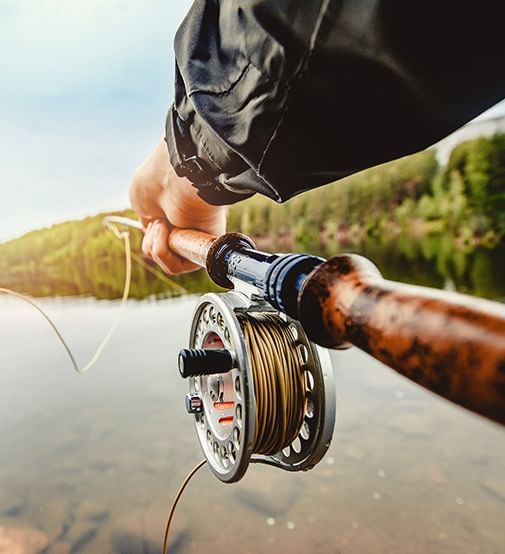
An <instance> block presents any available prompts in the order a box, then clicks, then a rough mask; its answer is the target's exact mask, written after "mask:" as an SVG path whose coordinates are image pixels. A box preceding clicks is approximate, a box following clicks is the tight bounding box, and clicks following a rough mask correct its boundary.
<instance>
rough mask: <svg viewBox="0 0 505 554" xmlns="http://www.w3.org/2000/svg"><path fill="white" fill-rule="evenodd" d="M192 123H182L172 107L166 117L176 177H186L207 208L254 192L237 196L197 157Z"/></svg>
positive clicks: (230, 201) (170, 154)
mask: <svg viewBox="0 0 505 554" xmlns="http://www.w3.org/2000/svg"><path fill="white" fill-rule="evenodd" d="M191 123H192V121H191V120H190V121H188V120H186V121H185V120H183V119H182V118H181V117H179V115H178V114H177V111H176V109H175V107H174V106H173V105H172V107H171V108H170V111H169V112H168V115H167V120H166V126H165V141H166V143H167V147H168V152H169V156H170V163H171V164H172V166H173V168H174V171H175V172H176V174H177V175H178V176H179V177H186V178H187V179H189V181H191V183H192V185H193V186H194V187H195V188H197V189H198V196H200V198H202V199H203V200H205V201H206V202H207V203H208V204H212V205H215V206H222V205H228V204H234V203H235V202H239V201H240V200H245V199H246V198H249V197H250V196H252V195H253V194H254V192H249V191H247V192H237V191H235V190H230V188H227V187H226V186H225V185H224V184H223V181H224V175H221V174H220V171H219V170H218V169H216V168H215V167H213V166H212V165H211V163H210V162H209V161H208V160H205V159H203V158H202V157H201V156H198V153H197V149H196V146H195V143H194V141H193V138H192V134H191Z"/></svg>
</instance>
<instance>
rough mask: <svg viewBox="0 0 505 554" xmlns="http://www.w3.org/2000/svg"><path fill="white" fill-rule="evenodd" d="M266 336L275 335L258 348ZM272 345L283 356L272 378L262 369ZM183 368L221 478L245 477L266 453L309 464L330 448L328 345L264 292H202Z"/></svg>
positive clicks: (303, 466)
mask: <svg viewBox="0 0 505 554" xmlns="http://www.w3.org/2000/svg"><path fill="white" fill-rule="evenodd" d="M265 333H270V334H268V335H265ZM257 335H258V336H257ZM260 335H261V337H262V338H261V340H263V341H265V340H268V341H269V342H268V343H267V342H263V343H257V346H258V345H259V347H263V348H256V349H255V350H254V349H253V347H252V342H251V341H256V340H259V336H260ZM264 351H268V352H270V354H271V355H273V356H274V357H275V359H276V360H277V362H276V364H274V365H275V366H276V369H275V371H274V373H272V374H271V376H270V377H271V378H270V377H269V376H268V375H267V376H265V375H263V377H262V376H261V375H260V371H259V369H258V364H260V365H261V364H263V368H264V366H265V364H266V365H268V357H265V356H266V355H265V354H264ZM259 357H261V360H262V361H261V360H260V361H258V359H259ZM265 360H267V362H265ZM270 365H272V364H270ZM264 369H265V368H264ZM266 370H268V371H273V370H272V368H271V367H267V368H266ZM179 371H180V373H181V375H182V376H183V377H185V378H188V380H189V393H188V395H187V396H186V408H187V411H188V412H189V413H191V414H194V418H195V427H196V431H197V435H198V439H199V442H200V445H201V447H202V450H203V453H204V455H205V457H206V459H207V462H208V464H209V466H210V467H211V469H212V471H213V472H214V474H215V475H216V476H217V477H218V478H219V479H220V480H221V481H223V482H226V483H233V482H235V481H238V480H240V479H241V478H242V477H243V476H244V474H245V472H246V470H247V468H248V466H249V463H251V462H254V461H255V460H257V459H258V458H261V460H262V462H263V463H267V464H269V465H273V466H275V467H279V468H281V469H284V470H287V471H306V470H309V469H311V468H312V467H314V466H315V465H316V464H317V463H318V462H319V461H320V460H321V458H322V457H323V456H324V454H325V453H326V451H327V450H328V448H329V446H330V442H331V438H332V435H333V429H334V426H335V385H334V377H333V369H332V366H331V361H330V357H329V354H328V351H327V350H326V349H324V348H321V347H320V346H317V345H316V344H314V343H312V342H310V341H309V340H308V338H307V336H306V335H305V332H304V331H303V329H302V327H301V325H300V324H299V323H298V322H297V321H295V320H292V319H290V318H289V317H287V316H286V315H285V314H283V313H281V312H278V311H276V310H274V309H273V308H272V307H271V306H270V305H269V304H267V303H266V302H264V301H262V300H261V299H257V298H255V297H254V296H253V297H252V298H249V297H248V296H246V295H244V294H242V293H241V292H237V291H230V292H226V293H224V294H214V293H209V294H205V295H204V296H202V298H201V299H200V301H199V303H198V305H197V307H196V310H195V313H194V316H193V323H192V326H191V334H190V349H184V350H181V352H180V354H179ZM255 383H256V385H255ZM273 383H275V387H277V388H275V387H274V384H273ZM272 387H274V388H272ZM286 422H287V423H286ZM279 433H280V435H279ZM272 448H273V450H274V451H272ZM277 448H278V450H277ZM253 455H254V458H253Z"/></svg>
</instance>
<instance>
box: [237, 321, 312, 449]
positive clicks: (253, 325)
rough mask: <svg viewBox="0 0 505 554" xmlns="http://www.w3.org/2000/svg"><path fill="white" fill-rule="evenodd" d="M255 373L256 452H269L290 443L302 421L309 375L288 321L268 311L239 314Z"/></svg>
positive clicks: (252, 369)
mask: <svg viewBox="0 0 505 554" xmlns="http://www.w3.org/2000/svg"><path fill="white" fill-rule="evenodd" d="M239 319H240V323H241V327H242V332H243V334H244V339H245V344H246V347H247V350H248V354H249V358H250V363H251V371H252V375H253V383H254V391H255V404H256V406H255V407H256V410H255V412H256V432H255V436H254V448H253V451H254V453H255V454H263V455H266V456H270V455H272V454H276V453H278V452H280V451H281V450H282V449H283V448H286V447H287V446H289V445H290V444H291V443H292V442H293V441H294V440H295V439H296V437H297V436H298V433H299V431H300V428H301V426H302V424H303V418H304V415H305V402H306V396H305V391H306V379H305V374H304V370H303V362H302V359H301V356H300V353H299V350H298V348H297V345H296V341H295V338H294V336H293V333H292V332H291V329H290V327H289V325H288V324H287V323H285V322H284V321H282V320H281V319H280V318H279V317H278V316H276V315H273V314H269V313H257V314H247V315H240V317H239Z"/></svg>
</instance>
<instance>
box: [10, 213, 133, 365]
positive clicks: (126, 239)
mask: <svg viewBox="0 0 505 554" xmlns="http://www.w3.org/2000/svg"><path fill="white" fill-rule="evenodd" d="M105 225H106V227H107V228H108V229H109V230H110V231H112V233H113V234H114V235H115V236H116V237H117V238H118V239H121V240H122V241H123V243H124V251H125V262H126V271H125V280H124V287H123V294H122V297H121V302H120V304H119V308H118V311H117V313H116V317H115V318H114V321H113V322H112V325H111V326H110V328H109V331H108V332H107V334H106V335H105V337H104V338H103V340H102V342H101V343H100V344H99V345H98V348H97V349H96V352H95V353H94V355H93V356H92V357H91V359H90V360H89V362H88V363H87V364H85V365H84V366H82V367H79V364H78V363H77V361H76V359H75V357H74V355H73V353H72V350H71V349H70V347H69V346H68V344H67V342H66V341H65V339H64V338H63V336H62V334H61V333H60V331H59V330H58V328H57V327H56V325H55V323H54V322H53V321H52V319H51V318H50V317H49V316H48V315H47V314H46V312H45V311H44V310H43V309H42V308H41V307H40V306H39V305H38V304H36V303H35V302H34V301H33V300H32V299H31V298H29V297H28V296H25V295H24V294H21V293H19V292H15V291H13V290H10V289H7V288H0V293H1V294H6V295H9V296H14V297H15V298H19V299H20V300H23V301H24V302H27V303H28V304H29V305H30V306H32V307H33V308H35V309H36V310H37V311H38V312H39V313H40V314H41V315H42V317H43V318H44V319H45V320H46V321H47V323H48V324H49V325H50V327H51V329H52V330H53V331H54V333H55V335H56V336H57V337H58V340H59V341H60V342H61V344H62V345H63V348H64V349H65V351H66V353H67V355H68V357H69V359H70V362H71V364H72V367H73V368H74V370H75V371H76V373H85V372H86V371H88V370H89V369H91V368H92V367H93V366H94V365H95V364H96V362H97V361H98V359H99V358H100V356H101V354H102V352H103V351H104V349H105V347H106V346H107V344H108V343H109V341H110V339H111V338H112V336H113V334H114V332H115V330H116V328H117V326H118V324H119V322H120V320H121V316H122V314H123V310H124V307H125V305H126V301H127V300H128V295H129V293H130V285H131V276H132V263H131V258H132V252H131V245H130V233H129V232H128V231H120V230H119V229H118V228H117V227H116V226H115V225H113V224H112V223H110V222H108V221H107V222H105Z"/></svg>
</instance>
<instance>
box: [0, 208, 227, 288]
mask: <svg viewBox="0 0 505 554" xmlns="http://www.w3.org/2000/svg"><path fill="white" fill-rule="evenodd" d="M106 215H122V216H126V217H135V214H134V212H133V211H131V210H124V211H121V212H107V213H101V214H98V215H96V216H92V217H87V218H85V219H82V220H79V221H68V222H65V223H59V224H56V225H53V226H51V227H48V228H45V229H40V230H37V231H32V232H30V233H27V234H25V235H23V236H22V237H20V238H17V239H14V240H11V241H8V242H5V243H3V244H0V286H1V287H6V288H10V289H13V290H16V291H19V292H24V293H27V294H30V295H33V296H82V295H85V296H89V295H90V296H94V297H95V298H103V299H114V298H119V297H121V294H122V292H123V287H124V278H125V270H126V265H125V254H124V247H123V242H122V241H121V240H120V239H118V238H117V237H115V236H114V235H113V234H112V232H111V231H109V230H108V229H107V228H106V227H105V226H104V225H103V218H104V217H105V216H106ZM130 241H131V248H132V256H133V260H132V262H133V263H132V284H131V289H130V297H131V298H139V299H140V298H145V297H147V296H153V295H154V296H179V295H181V294H188V293H197V292H200V291H202V290H216V289H217V287H216V286H215V285H214V284H213V283H212V282H211V281H210V279H209V278H208V277H207V275H206V274H205V273H204V272H198V273H195V274H191V275H182V276H180V277H177V278H175V279H173V278H171V277H168V276H166V275H164V274H163V272H162V271H161V270H160V269H159V268H158V267H157V266H156V265H155V264H154V263H153V262H151V261H150V260H147V259H145V258H144V257H143V255H142V253H141V242H142V234H141V232H140V231H137V230H134V229H133V230H131V233H130Z"/></svg>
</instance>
